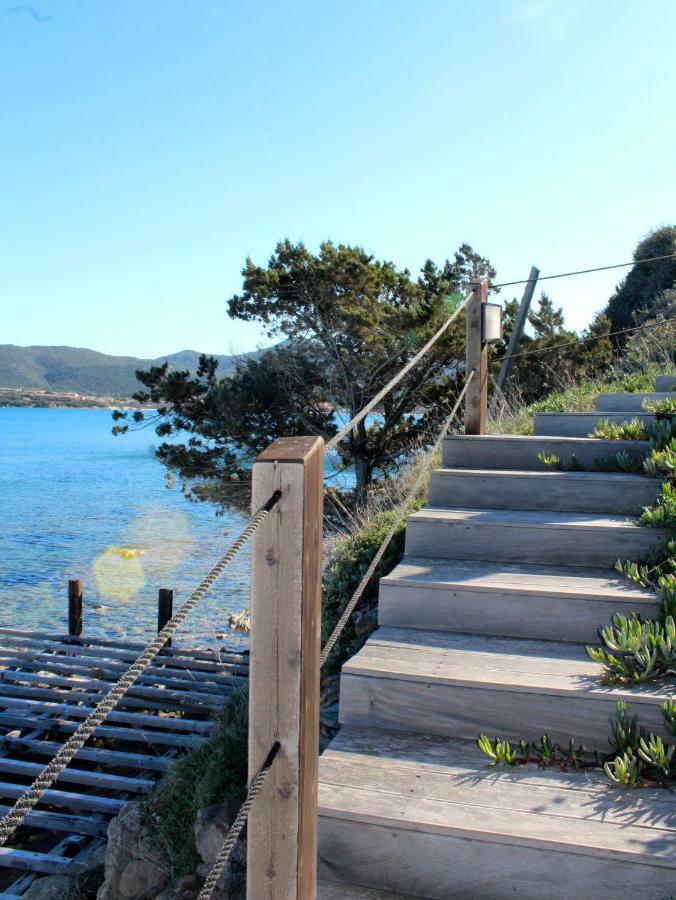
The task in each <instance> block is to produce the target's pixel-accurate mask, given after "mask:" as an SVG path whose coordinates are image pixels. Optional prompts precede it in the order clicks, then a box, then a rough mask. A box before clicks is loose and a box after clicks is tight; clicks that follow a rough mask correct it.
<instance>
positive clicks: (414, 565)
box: [381, 557, 655, 605]
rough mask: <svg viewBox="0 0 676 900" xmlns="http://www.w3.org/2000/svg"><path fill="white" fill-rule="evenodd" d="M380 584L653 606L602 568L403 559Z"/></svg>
mask: <svg viewBox="0 0 676 900" xmlns="http://www.w3.org/2000/svg"><path fill="white" fill-rule="evenodd" d="M381 583H384V584H399V585H410V586H412V587H427V588H446V587H449V586H458V587H464V588H471V589H472V590H473V591H485V592H486V593H488V594H489V595H490V594H491V593H492V592H494V591H497V590H499V591H501V592H503V593H505V592H514V593H519V594H534V595H538V596H539V595H541V594H542V593H543V592H546V593H547V594H558V595H561V596H563V597H569V596H571V595H573V596H580V597H589V598H590V599H593V600H607V601H608V602H611V603H614V602H617V601H618V600H619V601H623V602H636V603H639V604H642V603H650V604H651V605H653V604H654V603H655V594H654V592H653V591H651V590H648V589H647V588H642V587H640V586H639V585H637V584H634V583H633V582H631V581H628V580H627V579H626V578H623V577H621V576H620V575H613V574H612V572H610V571H608V570H604V569H598V570H596V569H582V568H577V567H573V566H545V565H542V566H537V565H525V564H518V563H490V562H484V561H483V560H481V561H475V560H444V559H439V558H426V557H405V558H404V559H403V560H402V562H401V563H400V564H399V565H398V566H397V567H396V568H395V569H393V571H392V572H391V573H390V574H389V575H386V576H385V577H384V578H382V579H381Z"/></svg>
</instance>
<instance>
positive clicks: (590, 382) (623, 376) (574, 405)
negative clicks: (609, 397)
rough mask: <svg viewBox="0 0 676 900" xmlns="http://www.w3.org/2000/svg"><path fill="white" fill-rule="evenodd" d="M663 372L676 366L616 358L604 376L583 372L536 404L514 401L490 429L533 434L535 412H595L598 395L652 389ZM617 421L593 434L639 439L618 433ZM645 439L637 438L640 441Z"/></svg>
mask: <svg viewBox="0 0 676 900" xmlns="http://www.w3.org/2000/svg"><path fill="white" fill-rule="evenodd" d="M628 370H629V371H628ZM662 374H676V367H674V366H668V365H665V364H663V363H659V362H645V361H643V360H632V359H631V358H627V357H624V358H621V359H618V360H616V361H615V362H614V363H613V365H612V366H610V367H609V368H608V370H607V371H606V372H605V373H604V375H603V376H598V377H591V378H587V377H584V374H582V376H581V379H580V381H579V382H576V381H573V382H572V383H569V384H568V385H567V386H566V387H565V388H563V389H561V390H556V391H553V392H552V393H551V394H549V395H548V396H547V397H545V398H544V399H542V400H538V401H536V402H535V403H530V404H527V405H524V404H523V403H519V402H515V403H514V404H512V406H511V407H508V408H506V409H504V410H503V411H502V412H501V413H500V414H499V415H498V416H497V418H495V419H494V420H493V421H492V422H491V423H490V428H491V431H495V432H502V433H511V434H532V433H533V421H534V417H535V414H536V413H548V412H594V411H595V410H596V398H597V397H598V395H599V394H615V393H624V392H631V393H633V392H646V391H651V390H653V387H654V384H655V377H656V376H657V375H662ZM637 421H638V420H637ZM615 424H616V423H609V428H608V429H607V431H606V433H604V434H601V433H598V434H594V437H606V436H608V437H609V438H610V439H612V440H619V439H622V437H624V438H625V439H627V440H629V439H631V440H636V439H637V438H635V437H631V438H630V436H629V434H628V433H627V434H623V433H622V430H621V429H620V430H619V431H618V432H615V431H614V430H613V428H612V426H613V425H615ZM637 433H638V432H637ZM641 434H643V432H641ZM646 439H647V438H638V440H646Z"/></svg>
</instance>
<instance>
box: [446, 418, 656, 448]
mask: <svg viewBox="0 0 676 900" xmlns="http://www.w3.org/2000/svg"><path fill="white" fill-rule="evenodd" d="M538 415H549V416H560V415H583V416H596V417H597V418H598V413H595V412H591V413H538ZM542 438H543V435H537V434H452V435H449V437H447V438H444V443H446V442H449V443H451V442H454V441H462V442H466V443H472V442H480V443H482V444H485V443H486V442H487V441H497V442H499V443H501V444H506V443H512V442H513V443H517V444H525V445H529V444H532V445H533V446H539V445H540V444H541V443H542ZM552 439H553V440H555V441H557V442H565V443H571V444H574V445H580V446H587V447H594V446H601V445H603V444H613V445H614V446H617V447H618V449H621V448H622V447H625V446H627V445H629V446H632V447H638V448H640V449H645V450H648V448H649V446H650V442H649V441H624V440H616V441H614V440H606V439H605V438H592V437H575V436H568V435H561V436H560V437H558V436H557V435H554V436H553V438H552Z"/></svg>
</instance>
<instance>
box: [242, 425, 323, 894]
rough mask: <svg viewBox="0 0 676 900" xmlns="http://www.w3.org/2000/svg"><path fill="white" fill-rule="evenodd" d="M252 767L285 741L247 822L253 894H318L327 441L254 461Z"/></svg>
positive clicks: (290, 445)
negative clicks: (259, 515) (263, 513)
mask: <svg viewBox="0 0 676 900" xmlns="http://www.w3.org/2000/svg"><path fill="white" fill-rule="evenodd" d="M275 491H280V493H281V496H280V499H279V500H278V502H277V504H276V505H275V507H274V508H273V510H272V512H271V513H270V515H269V516H268V517H267V519H266V520H265V521H264V522H263V523H262V525H261V526H260V527H259V528H258V530H257V531H256V533H255V535H254V537H253V542H252V548H251V657H250V673H249V777H250V778H252V777H253V775H254V774H255V772H256V771H257V769H258V768H259V766H260V765H261V763H262V762H263V760H264V759H265V758H266V756H267V754H268V753H269V751H270V748H271V746H272V744H273V743H274V742H275V741H279V742H280V744H281V748H280V750H279V752H278V754H277V757H276V758H275V761H274V764H273V766H272V769H271V770H270V772H269V774H268V777H267V780H266V782H265V786H264V787H263V790H262V792H261V793H260V794H259V796H258V797H257V798H256V801H255V802H254V805H253V807H252V809H251V813H250V816H249V822H248V849H247V897H251V898H256V900H315V896H316V890H317V888H316V884H317V790H318V785H317V781H318V760H319V653H320V640H321V571H322V564H321V560H322V533H323V497H324V442H323V441H322V440H321V438H314V437H298V438H281V439H279V440H277V441H275V442H274V443H273V444H271V446H270V447H269V448H268V449H267V450H265V451H264V452H263V453H261V455H260V456H259V457H258V459H257V460H256V462H255V463H254V466H253V498H252V505H253V509H254V510H256V509H259V508H260V507H261V506H262V505H263V504H264V503H265V502H266V501H267V500H268V499H269V498H270V497H271V496H272V495H273V494H274V493H275Z"/></svg>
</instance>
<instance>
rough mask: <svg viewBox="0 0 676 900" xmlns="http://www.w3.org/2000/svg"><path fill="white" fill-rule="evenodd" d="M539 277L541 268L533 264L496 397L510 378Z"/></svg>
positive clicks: (506, 351)
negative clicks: (514, 354) (514, 355)
mask: <svg viewBox="0 0 676 900" xmlns="http://www.w3.org/2000/svg"><path fill="white" fill-rule="evenodd" d="M539 277H540V270H539V269H536V268H535V266H532V267H531V270H530V275H529V276H528V281H527V282H526V288H525V290H524V292H523V297H522V298H521V303H520V304H519V311H518V312H517V314H516V321H515V322H514V329H513V331H512V333H511V335H510V337H509V344H508V345H507V349H506V350H505V358H504V360H503V361H502V366H501V367H500V374H499V375H498V380H497V382H496V384H495V395H496V397H499V396H500V394H501V393H502V391H503V390H504V388H505V385H506V384H507V379H508V378H509V376H510V373H511V371H512V366H513V365H514V359H513V357H512V354H513V353H515V352H516V348H517V347H518V346H519V342H520V341H521V336H522V335H523V330H524V328H525V327H526V321H527V319H528V310H529V309H530V304H531V300H532V299H533V294H534V293H535V285H536V284H537V280H538V278H539Z"/></svg>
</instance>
